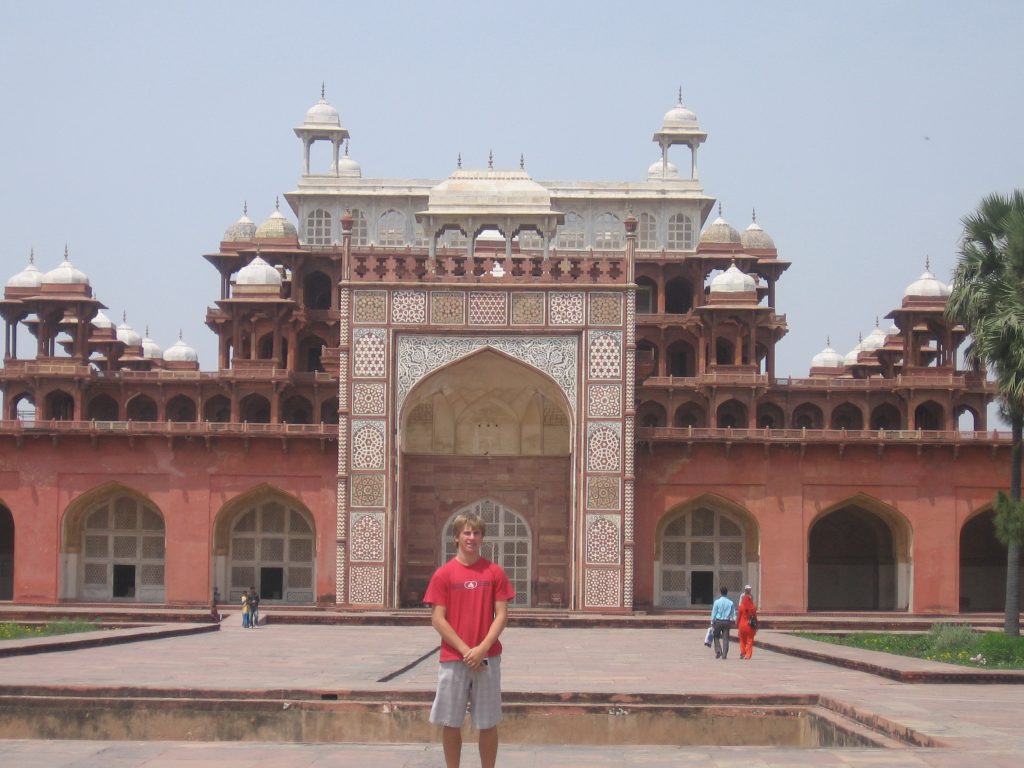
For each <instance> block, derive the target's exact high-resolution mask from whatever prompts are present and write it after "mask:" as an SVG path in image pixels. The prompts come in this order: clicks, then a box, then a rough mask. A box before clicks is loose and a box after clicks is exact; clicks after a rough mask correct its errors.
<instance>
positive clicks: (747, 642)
mask: <svg viewBox="0 0 1024 768" xmlns="http://www.w3.org/2000/svg"><path fill="white" fill-rule="evenodd" d="M751 589H752V587H751V586H750V585H749V584H747V585H746V586H745V587H744V588H743V597H741V598H740V605H739V608H737V609H736V626H737V629H738V630H739V635H740V658H741V659H749V658H750V657H751V656H752V655H753V653H754V635H755V634H756V633H757V606H756V605H755V604H754V598H753V597H751V596H750V591H751ZM751 619H753V620H754V626H753V627H752V626H750V621H751Z"/></svg>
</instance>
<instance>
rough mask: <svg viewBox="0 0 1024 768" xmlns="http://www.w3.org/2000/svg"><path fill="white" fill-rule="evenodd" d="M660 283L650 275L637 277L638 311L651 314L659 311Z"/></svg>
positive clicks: (642, 313)
mask: <svg viewBox="0 0 1024 768" xmlns="http://www.w3.org/2000/svg"><path fill="white" fill-rule="evenodd" d="M657 304H658V284H657V283H655V282H654V280H652V279H651V278H649V277H646V276H644V277H638V278H637V279H636V313H637V314H638V315H651V314H654V313H655V312H657Z"/></svg>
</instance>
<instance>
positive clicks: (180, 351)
mask: <svg viewBox="0 0 1024 768" xmlns="http://www.w3.org/2000/svg"><path fill="white" fill-rule="evenodd" d="M164 361H165V362H168V363H196V362H198V361H199V355H197V354H196V351H195V350H194V349H192V347H190V346H189V345H188V344H186V343H185V342H184V341H183V340H182V338H181V334H179V335H178V340H177V341H176V342H174V343H173V344H171V346H169V347H168V348H167V349H166V351H164Z"/></svg>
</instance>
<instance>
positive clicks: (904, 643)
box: [797, 623, 1024, 669]
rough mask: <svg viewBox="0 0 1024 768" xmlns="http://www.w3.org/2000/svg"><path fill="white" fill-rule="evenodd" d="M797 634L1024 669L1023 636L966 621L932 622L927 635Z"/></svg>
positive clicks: (922, 656)
mask: <svg viewBox="0 0 1024 768" xmlns="http://www.w3.org/2000/svg"><path fill="white" fill-rule="evenodd" d="M797 634H798V635H799V636H800V637H806V638H808V639H810V640H818V641H820V642H823V643H833V644H835V645H845V646H848V647H851V648H863V649H865V650H869V651H884V652H885V653H895V654H897V655H899V656H912V657H914V658H918V659H928V660H930V661H943V662H946V663H947V664H960V665H962V666H967V667H984V668H987V669H1024V637H1010V636H1009V635H1005V634H1003V633H1002V632H975V631H974V630H973V629H972V628H971V627H970V626H968V625H967V624H950V623H939V624H934V625H932V628H931V630H930V631H929V632H928V634H923V635H922V634H906V633H893V632H851V633H849V634H846V635H826V634H818V633H811V632H798V633H797Z"/></svg>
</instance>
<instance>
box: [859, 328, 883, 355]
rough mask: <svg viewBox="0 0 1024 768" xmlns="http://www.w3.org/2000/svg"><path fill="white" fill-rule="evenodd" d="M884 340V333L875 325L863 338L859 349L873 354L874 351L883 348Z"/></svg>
mask: <svg viewBox="0 0 1024 768" xmlns="http://www.w3.org/2000/svg"><path fill="white" fill-rule="evenodd" d="M886 338H887V337H886V334H885V331H883V330H882V329H881V328H879V327H878V326H877V325H876V326H875V329H874V330H873V331H871V333H869V334H868V335H867V336H865V337H864V340H863V341H862V342H861V343H860V348H861V350H862V351H864V352H874V351H875V350H876V349H881V348H882V347H884V346H885V340H886Z"/></svg>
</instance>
